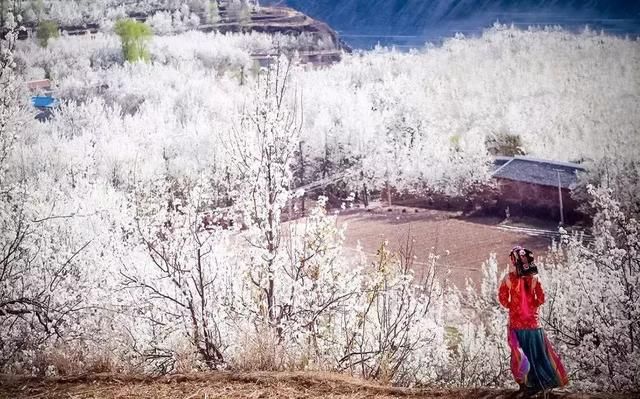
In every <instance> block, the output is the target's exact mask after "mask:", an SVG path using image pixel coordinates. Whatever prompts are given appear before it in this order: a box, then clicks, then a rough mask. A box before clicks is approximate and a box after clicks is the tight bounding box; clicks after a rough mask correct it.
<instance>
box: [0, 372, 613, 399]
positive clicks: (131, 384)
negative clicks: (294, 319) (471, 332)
mask: <svg viewBox="0 0 640 399" xmlns="http://www.w3.org/2000/svg"><path fill="white" fill-rule="evenodd" d="M538 396H539V397H542V395H538ZM515 397H517V395H516V394H515V391H512V390H508V389H485V388H479V389H449V390H444V389H408V388H395V387H391V386H382V385H376V384H373V383H369V382H366V381H362V380H358V379H355V378H351V377H348V376H343V375H337V374H329V373H309V372H307V373H303V372H299V373H285V372H280V373H274V372H254V373H231V372H218V373H200V374H189V375H173V376H167V377H159V378H151V377H136V376H118V375H91V376H81V377H73V378H55V379H47V380H43V379H36V378H21V377H15V376H13V377H9V376H1V375H0V398H16V399H21V398H24V399H26V398H30V399H47V398H52V399H53V398H56V399H63V398H64V399H116V398H118V399H121V398H131V399H141V398H149V399H151V398H153V399H170V398H171V399H214V398H247V399H249V398H250V399H257V398H264V399H276V398H282V399H293V398H328V399H338V398H341V399H356V398H357V399H360V398H377V399H383V398H424V399H427V398H440V399H457V398H461V399H465V398H478V399H480V398H504V399H506V398H515ZM547 397H548V398H554V399H557V398H567V399H579V398H583V399H596V398H602V399H605V398H611V399H614V398H620V399H621V398H623V397H624V396H612V395H591V394H579V393H568V392H552V393H551V394H550V395H548V396H547Z"/></svg>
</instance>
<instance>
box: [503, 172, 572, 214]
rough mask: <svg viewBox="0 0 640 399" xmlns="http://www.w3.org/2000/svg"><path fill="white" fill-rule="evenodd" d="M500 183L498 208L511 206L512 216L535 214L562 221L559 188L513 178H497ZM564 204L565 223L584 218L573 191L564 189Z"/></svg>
mask: <svg viewBox="0 0 640 399" xmlns="http://www.w3.org/2000/svg"><path fill="white" fill-rule="evenodd" d="M495 180H496V181H497V183H498V189H499V195H498V204H497V207H498V209H500V210H502V211H504V210H505V209H506V207H507V206H508V207H509V213H510V214H511V215H512V216H535V217H541V218H545V219H552V220H557V221H560V203H559V196H558V188H557V187H551V186H541V185H537V184H530V183H523V182H517V181H513V180H507V179H501V178H496V179H495ZM562 205H563V212H564V219H565V223H575V222H576V221H579V220H582V219H584V215H582V214H581V213H580V212H578V210H577V208H578V203H577V202H576V201H574V200H573V199H572V198H571V191H570V190H568V189H565V188H563V189H562Z"/></svg>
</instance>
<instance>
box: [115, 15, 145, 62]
mask: <svg viewBox="0 0 640 399" xmlns="http://www.w3.org/2000/svg"><path fill="white" fill-rule="evenodd" d="M115 32H116V33H117V34H118V36H120V40H122V53H123V55H124V59H125V60H127V61H129V62H135V61H138V60H142V61H148V60H149V50H148V49H147V41H148V40H149V39H150V38H151V36H152V35H153V33H152V30H151V27H149V26H148V25H146V24H144V23H143V22H138V21H135V20H133V19H121V20H119V21H118V22H116V27H115Z"/></svg>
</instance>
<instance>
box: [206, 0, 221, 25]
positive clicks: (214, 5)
mask: <svg viewBox="0 0 640 399" xmlns="http://www.w3.org/2000/svg"><path fill="white" fill-rule="evenodd" d="M208 16H209V23H212V24H217V23H218V22H220V8H219V7H218V0H211V1H210V3H209V15H208Z"/></svg>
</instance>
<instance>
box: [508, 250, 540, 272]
mask: <svg viewBox="0 0 640 399" xmlns="http://www.w3.org/2000/svg"><path fill="white" fill-rule="evenodd" d="M522 256H525V257H526V258H527V265H525V264H524V262H523V261H522V259H521V257H522ZM509 259H511V264H513V265H514V266H515V267H516V271H517V273H518V275H519V276H524V275H529V274H537V273H538V268H537V267H536V266H535V265H534V263H533V252H531V251H530V250H528V249H527V248H525V247H522V246H520V245H516V246H515V247H513V248H512V249H511V252H509Z"/></svg>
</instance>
